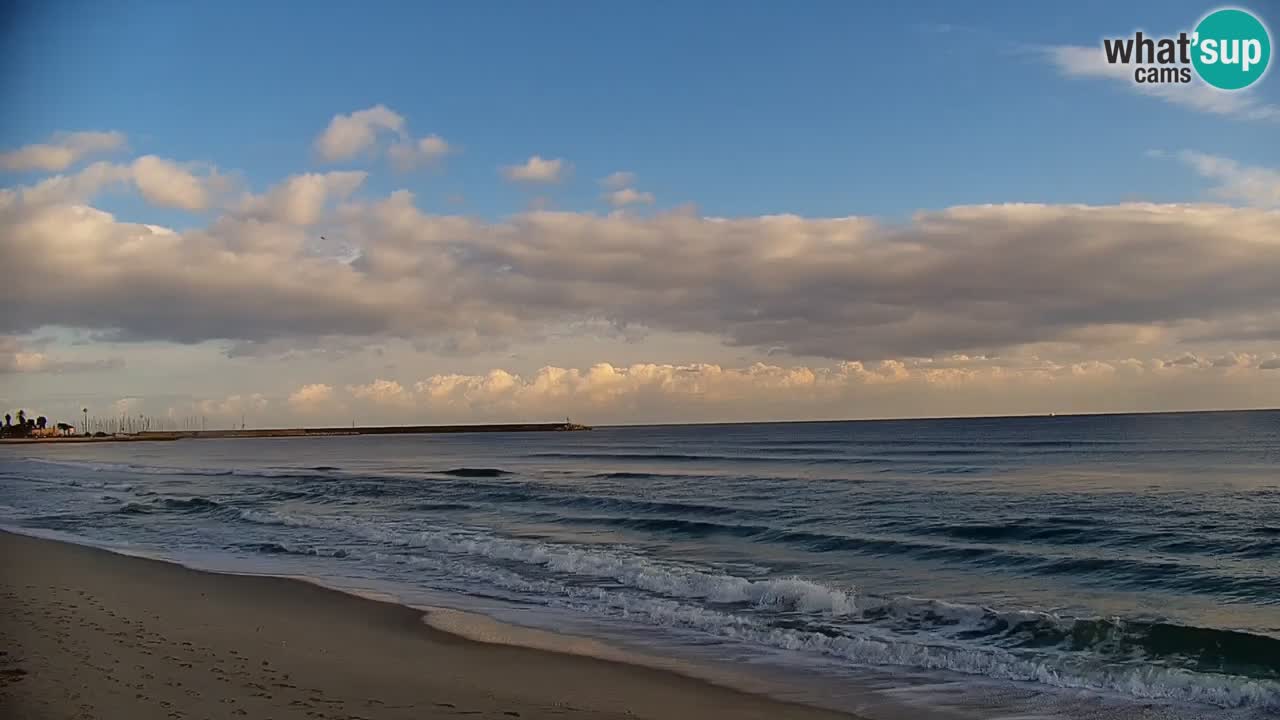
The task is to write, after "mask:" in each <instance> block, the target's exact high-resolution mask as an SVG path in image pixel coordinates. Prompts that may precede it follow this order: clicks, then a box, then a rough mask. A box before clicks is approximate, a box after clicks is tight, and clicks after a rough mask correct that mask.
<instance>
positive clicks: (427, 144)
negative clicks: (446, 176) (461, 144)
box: [387, 135, 454, 170]
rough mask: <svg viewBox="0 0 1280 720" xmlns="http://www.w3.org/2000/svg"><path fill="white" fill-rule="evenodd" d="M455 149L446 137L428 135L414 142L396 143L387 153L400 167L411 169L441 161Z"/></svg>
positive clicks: (401, 168)
mask: <svg viewBox="0 0 1280 720" xmlns="http://www.w3.org/2000/svg"><path fill="white" fill-rule="evenodd" d="M453 150H454V149H453V147H452V146H450V145H449V143H448V142H446V141H445V139H444V138H442V137H440V136H439V135H428V136H426V137H423V138H419V139H417V140H415V141H412V142H409V141H405V142H398V143H395V144H393V145H392V146H391V147H390V148H389V149H388V150H387V154H388V156H389V157H390V158H391V162H392V163H393V164H394V165H395V166H396V167H397V168H398V169H400V170H410V169H412V168H415V167H417V166H419V165H431V164H434V163H436V162H439V161H440V160H441V159H443V158H444V157H445V156H446V155H448V154H450V153H452V152H453Z"/></svg>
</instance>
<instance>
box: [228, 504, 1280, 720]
mask: <svg viewBox="0 0 1280 720" xmlns="http://www.w3.org/2000/svg"><path fill="white" fill-rule="evenodd" d="M243 515H244V517H245V519H247V520H250V521H252V522H259V523H266V524H278V525H290V526H302V527H314V528H326V529H341V530H343V531H346V532H351V533H354V534H356V535H358V536H360V537H363V538H365V539H368V540H373V541H376V542H380V543H384V544H386V545H390V546H395V547H400V548H404V549H406V550H407V551H408V550H428V551H433V552H436V553H440V556H438V557H437V556H423V555H417V554H409V553H407V552H406V553H404V554H390V553H373V554H372V555H371V558H372V559H375V560H384V561H385V560H393V561H398V562H407V563H410V564H415V565H420V566H424V567H430V568H432V569H435V570H439V571H442V572H443V573H445V574H447V575H452V576H456V577H466V578H470V579H474V580H479V581H483V582H485V583H488V584H490V585H492V586H497V587H502V588H505V589H509V590H516V591H519V592H524V593H530V594H536V595H537V596H539V597H540V598H542V599H543V601H544V602H547V604H549V605H552V606H558V607H565V608H570V609H574V610H579V611H585V612H589V613H596V614H605V615H608V616H612V617H620V618H623V619H627V620H632V621H638V622H642V623H646V624H650V625H656V626H664V627H672V628H683V629H687V630H693V631H697V632H701V633H710V634H713V635H715V636H718V637H721V638H724V639H727V640H732V641H736V642H742V643H748V644H753V645H763V646H768V647H772V648H778V649H782V650H788V651H793V652H797V653H803V654H816V655H822V656H827V657H834V658H839V659H841V660H843V661H847V662H849V663H851V664H854V665H858V666H865V667H883V666H906V667H912V668H919V669H925V670H945V671H951V672H958V673H964V674H968V675H978V676H983V677H987V678H993V679H998V680H1012V681H1027V682H1036V683H1040V684H1043V685H1049V686H1053V687H1059V688H1074V689H1084V690H1090V691H1094V692H1104V693H1107V692H1110V693H1119V694H1123V695H1127V696H1129V697H1134V698H1142V699H1152V700H1156V699H1158V700H1172V701H1178V702H1192V703H1207V704H1211V705H1216V706H1219V707H1253V708H1262V709H1266V710H1272V709H1280V683H1276V682H1273V681H1268V680H1254V679H1249V678H1244V677H1238V676H1229V675H1213V674H1207V673H1195V672H1191V671H1187V670H1182V669H1177V668H1165V667H1158V666H1153V665H1132V664H1128V665H1118V664H1117V665H1109V666H1106V665H1100V664H1092V665H1091V664H1088V663H1087V662H1085V661H1083V660H1082V659H1079V658H1073V657H1070V656H1065V655H1063V656H1054V655H1047V654H1036V653H1031V652H1022V653H1015V652H1010V651H1007V650H1003V649H1000V648H995V647H990V646H977V645H972V644H964V643H961V642H955V641H948V640H946V639H945V638H941V637H939V636H937V635H932V634H929V633H918V634H917V635H915V636H911V637H904V636H900V635H895V634H893V633H892V632H891V631H887V630H883V629H880V628H877V627H875V626H869V625H859V626H858V630H857V632H858V633H859V634H858V635H850V634H840V635H832V634H826V633H821V632H814V631H809V630H801V629H789V628H778V627H772V626H769V625H768V624H767V623H766V622H763V621H762V620H761V619H758V618H752V617H749V616H745V615H741V614H738V613H734V612H728V611H725V610H721V609H716V608H712V607H707V606H704V605H699V604H691V603H689V602H685V601H684V600H687V599H692V600H705V601H710V602H713V603H747V604H750V605H751V606H753V607H755V608H759V609H768V610H796V611H803V612H807V613H814V614H817V615H820V616H826V617H845V616H850V615H856V614H857V613H859V612H860V610H859V607H858V602H857V600H858V598H857V596H856V594H855V593H854V592H853V591H852V590H842V589H837V588H832V587H828V586H826V585H822V584H820V583H816V582H813V581H809V580H804V579H801V578H777V579H762V580H750V579H747V578H741V577H737V576H733V575H727V574H720V573H711V572H706V571H703V570H698V569H694V568H690V567H687V566H682V565H677V564H674V563H667V562H660V561H655V560H652V559H649V558H644V557H640V556H637V555H634V554H630V553H627V552H625V551H622V550H619V549H613V548H601V547H592V548H579V547H574V546H570V545H557V544H551V543H542V542H536V541H529V540H517V539H509V538H497V537H492V536H486V535H480V534H478V533H471V532H466V531H460V530H457V531H447V530H432V531H420V532H396V531H387V530H381V529H378V528H375V527H372V526H370V525H369V524H367V523H362V522H359V521H352V520H349V519H346V518H334V517H327V518H326V517H316V516H303V515H293V514H287V513H276V512H266V513H264V512H258V511H245V512H244V513H243ZM459 555H461V556H478V557H482V558H486V559H492V560H500V561H507V562H514V563H520V564H526V565H531V566H539V567H542V568H545V569H547V570H551V571H553V572H555V573H559V574H562V575H569V576H586V577H597V578H608V579H612V580H615V581H617V582H618V583H620V584H622V585H623V586H625V587H626V588H631V589H635V590H643V591H646V592H648V593H654V594H656V595H659V596H663V597H653V596H650V595H638V594H636V593H634V592H627V591H619V590H612V589H606V588H601V587H596V586H591V585H586V586H584V585H580V584H573V583H562V582H559V581H557V580H555V579H531V578H527V577H525V576H523V575H521V574H519V573H515V572H511V571H509V570H505V569H501V568H494V567H487V566H483V565H475V564H469V563H463V562H453V561H450V560H449V558H450V557H457V556H459ZM862 604H863V608H862V609H863V610H870V609H882V610H887V611H888V612H889V613H890V614H891V615H893V616H894V617H899V618H907V617H911V616H917V615H919V614H921V613H930V614H932V615H934V616H937V617H939V618H942V619H944V620H947V621H950V622H954V623H956V624H957V625H958V626H961V627H971V626H977V625H980V624H982V623H989V622H991V621H992V620H994V619H1006V620H1009V621H1011V622H1018V621H1023V620H1030V621H1037V620H1050V621H1053V622H1056V623H1062V624H1067V623H1070V622H1072V621H1071V620H1070V619H1064V618H1058V617H1057V616H1053V615H1049V614H1045V613H1035V612H1020V611H1014V612H1009V613H996V612H994V611H992V610H990V609H987V608H981V607H976V606H969V605H960V604H954V603H945V602H940V601H935V600H925V599H917V598H891V599H871V598H863V599H862ZM1095 660H1096V659H1095Z"/></svg>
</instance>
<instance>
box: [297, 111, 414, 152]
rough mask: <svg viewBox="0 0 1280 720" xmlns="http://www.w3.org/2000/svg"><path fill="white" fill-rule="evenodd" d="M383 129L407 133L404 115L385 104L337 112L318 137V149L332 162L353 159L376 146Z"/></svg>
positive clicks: (395, 132) (402, 134)
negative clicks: (345, 113)
mask: <svg viewBox="0 0 1280 720" xmlns="http://www.w3.org/2000/svg"><path fill="white" fill-rule="evenodd" d="M379 132H391V133H393V134H395V135H397V136H399V137H400V138H402V139H403V138H404V136H405V121H404V116H402V115H400V114H399V113H397V112H395V111H394V110H391V109H390V108H388V107H387V106H385V105H374V106H373V107H371V108H366V109H364V110H357V111H356V112H353V113H351V114H349V115H341V114H339V115H334V116H333V119H332V120H330V121H329V126H328V127H327V128H325V131H324V132H323V133H321V134H320V136H319V137H317V138H316V141H315V150H316V153H317V154H319V156H320V157H321V158H322V159H324V160H327V161H329V162H338V161H342V160H350V159H351V158H354V157H356V156H357V155H359V154H361V153H363V152H365V151H366V150H368V149H369V148H371V147H373V145H374V143H375V142H377V139H378V133H379Z"/></svg>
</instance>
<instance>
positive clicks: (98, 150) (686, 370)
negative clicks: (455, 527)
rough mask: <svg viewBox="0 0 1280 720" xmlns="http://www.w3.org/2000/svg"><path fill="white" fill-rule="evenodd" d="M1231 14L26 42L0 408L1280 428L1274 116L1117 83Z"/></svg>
mask: <svg viewBox="0 0 1280 720" xmlns="http://www.w3.org/2000/svg"><path fill="white" fill-rule="evenodd" d="M1217 7H1219V6H1218V5H1214V4H1206V3H1196V2H1180V1H1176V0H1175V1H1165V2H1131V3H1124V4H1123V5H1121V4H1117V3H1112V2H1078V3H1071V4H1048V3H1025V2H995V1H992V2H983V3H977V4H972V3H970V4H963V3H952V2H913V3H901V4H897V5H893V4H889V3H875V4H872V3H847V2H812V3H805V4H803V5H802V6H801V7H796V6H788V5H784V4H780V3H768V2H735V3H727V2H693V3H688V2H685V3H674V2H671V3H668V2H656V3H643V4H624V3H616V2H599V3H588V2H547V3H502V2H472V3H417V2H413V3H410V2H403V3H396V2H380V3H366V4H353V3H338V2H324V1H321V2H315V3H311V4H309V5H308V6H307V8H306V9H305V12H304V11H302V10H301V9H300V8H298V7H296V6H293V5H290V4H287V3H247V2H245V3H240V2H217V3H213V2H208V3H206V2H190V3H160V2H124V1H121V2H109V3H87V2H57V1H54V2H47V3H25V4H23V3H17V4H13V3H11V4H7V5H6V9H5V11H4V13H5V14H4V15H2V16H0V33H3V37H2V38H0V99H3V101H4V106H5V108H6V112H5V113H3V114H2V115H0V188H2V189H0V283H3V287H4V288H5V291H4V292H5V297H6V300H5V302H4V307H5V310H4V312H2V313H0V405H2V406H4V407H5V408H6V409H7V410H6V411H16V409H17V408H20V407H21V408H25V409H27V410H28V411H30V412H41V413H42V414H46V415H48V416H50V417H51V418H52V417H57V418H59V419H67V420H68V421H74V420H76V419H78V418H79V416H80V414H81V413H80V409H81V408H82V407H88V408H90V414H92V415H97V416H100V417H119V416H121V415H129V416H137V415H140V414H145V415H147V416H150V417H153V418H157V419H160V421H163V422H167V423H170V424H178V425H179V426H182V425H183V424H190V423H191V422H192V420H191V418H201V422H203V423H204V424H205V425H206V426H208V427H228V426H231V425H237V426H238V425H239V424H240V423H241V422H244V423H245V424H247V425H249V426H257V427H261V426H279V425H290V424H308V425H323V424H333V425H346V424H349V423H351V422H362V423H399V422H422V423H429V422H466V421H538V420H544V421H545V420H554V419H560V418H563V417H565V416H572V417H573V418H574V420H576V421H577V420H580V421H582V422H587V423H595V424H606V423H630V422H681V421H735V420H770V419H778V420H789V419H836V418H865V417H913V416H938V415H992V414H1022V413H1045V412H1057V413H1065V412H1126V411H1158V410H1181V409H1220V408H1243V407H1275V406H1280V142H1277V141H1276V139H1275V138H1277V137H1280V79H1277V75H1276V73H1275V71H1274V70H1272V71H1270V72H1269V73H1268V74H1267V75H1266V76H1264V77H1263V79H1262V80H1261V81H1259V82H1258V83H1256V84H1255V85H1254V86H1252V87H1250V88H1249V89H1247V90H1244V91H1238V92H1223V91H1218V90H1215V89H1213V88H1210V87H1208V86H1206V85H1203V84H1201V83H1198V82H1197V83H1193V84H1190V85H1168V86H1160V87H1155V88H1153V87H1143V86H1139V85H1137V84H1135V83H1133V82H1132V80H1131V79H1130V76H1129V74H1128V73H1127V72H1126V71H1124V70H1123V69H1121V70H1120V71H1119V72H1117V69H1116V68H1112V67H1108V66H1106V65H1105V64H1104V63H1102V62H1101V61H1100V58H1101V40H1102V38H1104V37H1122V36H1126V35H1132V33H1133V32H1134V31H1135V30H1138V29H1141V30H1143V31H1145V32H1147V33H1149V34H1166V35H1169V34H1176V33H1177V32H1179V31H1182V30H1190V29H1191V28H1192V27H1194V25H1195V24H1196V22H1197V21H1198V20H1199V18H1201V17H1202V16H1204V15H1205V14H1206V13H1207V12H1209V11H1211V10H1213V9H1215V8H1217ZM1238 7H1243V8H1246V9H1248V10H1250V11H1251V12H1253V13H1254V14H1256V15H1257V16H1258V17H1260V18H1261V19H1262V20H1263V21H1264V22H1265V23H1267V24H1268V26H1269V27H1271V28H1272V34H1273V36H1274V35H1275V34H1276V31H1275V29H1274V28H1277V27H1280V4H1278V3H1274V2H1269V1H1261V2H1252V3H1245V4H1241V5H1238Z"/></svg>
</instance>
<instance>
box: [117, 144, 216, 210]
mask: <svg viewBox="0 0 1280 720" xmlns="http://www.w3.org/2000/svg"><path fill="white" fill-rule="evenodd" d="M132 176H133V177H132V179H133V181H134V183H135V184H136V185H137V186H138V191H139V192H140V193H142V197H143V198H145V199H146V200H147V202H149V203H151V204H153V205H159V206H161V207H169V208H177V209H179V210H192V211H196V210H205V209H208V208H209V206H210V204H211V196H212V192H213V191H214V190H215V189H216V188H217V187H219V185H218V183H219V178H218V177H217V175H216V174H215V175H213V176H210V177H205V178H201V177H197V176H196V175H195V174H194V173H192V172H191V171H190V170H188V169H187V168H186V167H184V166H182V165H180V164H178V163H176V162H173V161H172V160H165V159H164V158H160V157H156V156H155V155H144V156H142V157H140V158H138V159H137V160H134V161H133V166H132Z"/></svg>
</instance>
